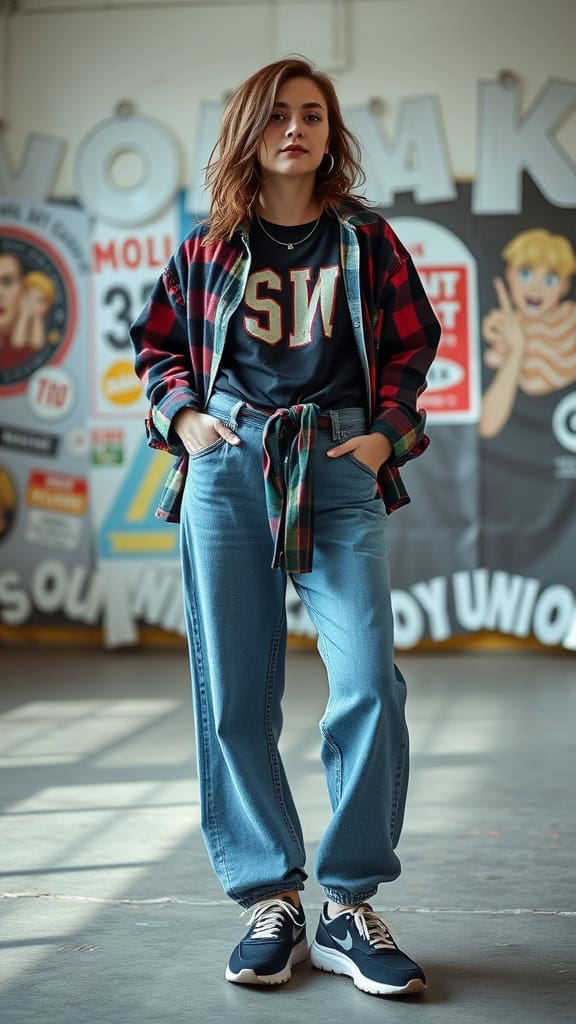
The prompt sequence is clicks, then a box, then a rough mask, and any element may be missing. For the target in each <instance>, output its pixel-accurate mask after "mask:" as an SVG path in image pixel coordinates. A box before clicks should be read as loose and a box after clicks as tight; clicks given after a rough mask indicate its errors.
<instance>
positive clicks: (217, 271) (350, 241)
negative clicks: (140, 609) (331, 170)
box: [130, 201, 440, 572]
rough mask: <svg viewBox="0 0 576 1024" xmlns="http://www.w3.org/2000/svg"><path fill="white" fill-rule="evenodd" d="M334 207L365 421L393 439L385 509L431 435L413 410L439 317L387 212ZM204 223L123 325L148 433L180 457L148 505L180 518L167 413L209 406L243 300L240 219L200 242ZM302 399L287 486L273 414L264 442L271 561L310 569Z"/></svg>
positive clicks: (309, 436) (295, 413) (384, 473)
mask: <svg viewBox="0 0 576 1024" xmlns="http://www.w3.org/2000/svg"><path fill="white" fill-rule="evenodd" d="M334 212H335V213H336V216H337V217H338V221H339V225H340V259H341V264H342V271H343V281H344V287H345V291H346V297H347V301H348V307H349V310H350V317H351V321H352V328H353V332H354V340H355V343H356V345H357V348H358V352H359V355H360V359H361V362H362V367H363V372H364V380H365V386H366V409H367V414H368V422H369V424H370V430H371V431H379V432H380V433H382V434H384V435H385V436H386V437H387V438H388V439H389V440H390V442H391V444H392V447H393V455H392V456H391V457H390V459H389V460H388V461H387V462H385V463H384V464H383V465H382V466H381V468H380V471H379V473H378V481H377V483H378V493H379V494H380V497H381V498H382V500H383V501H384V503H385V505H386V509H387V511H388V512H392V511H394V510H395V509H397V508H400V507H401V506H402V505H405V504H407V503H408V502H409V501H410V498H409V497H408V494H407V492H406V489H405V487H404V484H403V482H402V479H401V476H400V467H401V466H402V465H403V464H404V463H405V462H407V461H408V460H409V459H412V458H415V457H416V456H418V455H421V454H422V453H423V452H424V451H425V450H426V448H427V447H428V444H429V439H428V437H427V435H426V434H425V433H424V426H425V422H426V414H425V412H424V411H423V410H418V409H417V399H418V397H419V395H420V394H421V393H422V392H423V391H424V389H425V387H426V374H427V372H428V369H429V367H430V364H431V362H432V360H433V358H434V355H435V353H436V349H437V347H438V342H439V338H440V325H439V323H438V321H437V319H436V317H435V315H434V312H433V310H432V307H431V305H430V302H429V301H428V299H427V297H426V294H425V292H424V289H423V286H422V282H421V281H420V278H419V276H418V274H417V272H416V269H415V267H414V264H413V262H412V259H411V257H410V254H409V253H408V251H407V250H406V249H405V248H404V246H403V245H402V243H401V242H400V240H399V239H398V238H397V236H396V235H395V233H394V231H393V230H392V228H391V227H390V225H389V224H388V223H387V221H385V220H384V218H383V217H382V216H381V215H380V214H378V213H376V212H375V211H373V210H370V209H368V208H366V207H364V206H362V205H361V204H360V203H356V202H353V201H350V202H347V203H342V204H340V206H339V207H338V209H337V210H336V211H334ZM207 231H208V227H207V225H206V224H205V223H202V224H198V225H196V227H195V228H194V229H193V230H192V232H191V233H190V234H189V235H188V237H187V238H186V239H185V240H184V241H183V242H182V244H181V245H180V246H179V248H178V250H177V251H176V252H175V253H174V255H173V256H172V257H171V259H170V261H169V262H168V264H167V266H166V267H165V269H164V271H163V273H162V275H161V277H160V278H159V280H158V281H157V283H156V285H155V287H154V289H153V290H152V293H151V295H150V298H149V300H148V302H147V304H146V306H145V308H144V309H143V310H142V312H141V314H140V316H139V317H138V319H137V320H136V321H135V322H134V324H132V326H131V328H130V336H131V339H132V343H133V345H134V348H135V353H136V357H135V369H136V373H137V374H138V376H139V377H140V379H141V380H142V383H143V385H144V388H145V391H146V395H147V397H148V399H149V402H150V408H149V413H148V417H147V419H146V430H147V436H148V443H149V445H150V446H151V447H152V448H158V449H161V450H163V451H166V452H170V453H171V454H172V455H175V456H176V457H177V458H176V462H175V464H174V466H173V467H172V469H171V470H170V472H169V474H168V477H167V480H166V484H165V488H164V492H163V494H162V498H161V501H160V505H159V508H158V510H157V512H156V515H157V516H158V517H159V518H161V519H165V520H167V521H168V522H178V521H179V518H180V507H181V501H182V492H183V488H184V484H185V480H186V473H187V468H188V454H187V452H186V450H185V448H184V446H183V444H182V442H181V440H180V438H179V437H178V436H177V435H176V434H175V432H174V431H173V430H172V429H171V423H172V420H173V418H174V416H175V415H176V413H177V412H178V411H179V410H180V409H182V408H184V407H190V408H193V409H198V410H203V409H205V408H206V406H207V404H208V401H209V399H210V397H211V395H212V392H213V390H214V382H215V379H216V376H217V373H218V369H219V366H220V362H221V358H222V352H223V350H224V343H225V340H226V331H227V326H228V322H229V320H230V317H231V316H232V314H233V313H234V311H235V309H236V308H237V307H238V305H239V304H240V302H241V299H242V296H243V294H244V290H245V287H246V282H247V279H248V274H249V272H250V263H251V254H250V244H249V225H248V224H247V223H243V224H241V225H240V226H239V227H238V228H237V229H236V231H235V232H234V233H233V235H232V237H231V238H230V239H228V240H225V241H222V240H220V241H217V242H213V243H211V244H209V245H206V246H202V245H201V241H202V239H203V238H204V237H205V235H206V234H207ZM309 406H310V407H311V408H312V410H313V412H311V411H310V408H309ZM309 406H306V405H305V406H304V407H302V409H300V407H295V406H294V407H292V412H290V411H288V416H287V417H286V416H284V417H280V419H283V420H284V421H286V419H288V421H290V422H291V421H294V423H296V424H297V426H298V430H299V431H301V437H300V439H299V442H298V459H297V460H296V467H295V471H294V473H293V474H291V475H290V477H289V480H288V481H287V483H288V486H287V487H285V484H286V481H282V480H280V479H279V476H278V467H277V466H276V465H275V462H276V460H274V459H272V458H271V457H270V452H271V450H273V449H274V443H275V442H274V431H275V430H276V429H277V427H273V425H272V424H270V425H269V430H268V432H267V434H266V437H267V441H268V443H267V445H265V448H264V473H265V478H266V493H267V502H268V513H269V519H270V526H271V530H272V535H273V537H274V541H275V556H274V563H273V564H274V565H276V566H277V567H279V568H282V569H284V570H285V571H288V572H306V571H310V569H311V565H312V547H313V545H312V539H311V516H312V507H311V506H312V493H311V488H310V486H309V481H308V479H307V477H306V466H307V461H308V451H309V448H310V446H311V445H313V443H314V426H315V424H314V420H315V415H314V413H315V412H316V411H317V410H316V408H315V407H312V406H311V404H309ZM276 422H279V420H277V421H276ZM265 433H266V432H265ZM298 466H300V467H301V468H302V467H303V472H304V474H305V483H306V486H305V487H304V488H301V490H300V499H299V500H298V501H296V500H295V494H296V491H297V487H298V472H297V471H296V470H297V469H298Z"/></svg>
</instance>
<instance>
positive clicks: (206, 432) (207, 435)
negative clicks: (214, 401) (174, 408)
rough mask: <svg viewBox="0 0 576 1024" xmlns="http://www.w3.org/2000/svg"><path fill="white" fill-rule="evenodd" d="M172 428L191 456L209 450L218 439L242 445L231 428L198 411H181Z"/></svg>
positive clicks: (177, 414) (173, 421)
mask: <svg viewBox="0 0 576 1024" xmlns="http://www.w3.org/2000/svg"><path fill="white" fill-rule="evenodd" d="M172 427H173V428H174V430H175V432H176V433H177V434H178V437H179V438H180V440H181V441H182V444H183V445H184V447H185V449H186V451H187V452H189V453H190V455H194V454H195V453H196V452H200V451H202V449H203V448H209V447H210V445H211V444H214V442H215V441H216V440H217V438H218V437H223V438H224V440H225V441H226V442H227V443H228V444H240V438H239V437H238V435H237V434H235V433H234V431H233V430H230V427H227V426H225V425H224V423H222V422H221V420H219V419H217V418H216V416H210V415H209V414H208V413H205V412H199V411H198V410H197V409H180V410H179V412H177V413H176V415H175V417H174V419H173V420H172Z"/></svg>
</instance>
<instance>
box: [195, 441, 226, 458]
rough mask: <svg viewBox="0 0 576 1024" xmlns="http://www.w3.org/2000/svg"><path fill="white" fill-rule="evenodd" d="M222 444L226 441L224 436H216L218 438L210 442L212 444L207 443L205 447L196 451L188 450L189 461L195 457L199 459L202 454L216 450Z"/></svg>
mask: <svg viewBox="0 0 576 1024" xmlns="http://www.w3.org/2000/svg"><path fill="white" fill-rule="evenodd" d="M223 444H226V441H225V440H224V438H223V437H218V438H216V440H215V441H213V442H212V444H209V445H207V447H206V448H200V449H199V450H198V451H197V452H190V453H189V458H190V460H191V461H195V460H196V459H201V458H202V457H203V456H204V455H209V454H210V452H215V451H217V449H218V448H221V447H222V445H223Z"/></svg>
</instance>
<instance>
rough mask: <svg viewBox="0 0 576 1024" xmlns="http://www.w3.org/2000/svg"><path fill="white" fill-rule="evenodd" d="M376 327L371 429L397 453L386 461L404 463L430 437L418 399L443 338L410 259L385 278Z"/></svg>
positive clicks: (421, 449) (422, 450)
mask: <svg viewBox="0 0 576 1024" xmlns="http://www.w3.org/2000/svg"><path fill="white" fill-rule="evenodd" d="M379 305H380V316H379V323H378V325H377V330H379V332H380V345H379V350H378V359H377V376H376V409H375V419H374V423H373V424H372V427H371V432H374V431H377V432H378V433H381V434H384V436H385V437H387V438H388V440H389V441H390V442H391V444H392V447H393V455H391V457H390V459H389V460H388V465H395V466H402V465H403V464H404V463H405V462H407V461H408V460H409V459H413V458H416V456H418V455H421V454H422V453H423V452H424V451H425V450H426V448H427V447H428V445H429V443H430V441H429V438H428V437H427V436H426V434H425V433H424V426H425V423H426V413H425V412H424V410H418V409H417V408H416V403H417V399H418V397H419V395H421V394H422V392H423V391H424V389H425V388H426V374H427V373H428V370H429V368H430V365H431V363H432V360H433V359H434V356H435V354H436V350H437V348H438V342H439V341H440V324H439V323H438V320H437V318H436V316H435V314H434V311H433V309H432V306H431V305H430V302H429V300H428V298H427V296H426V293H425V291H424V287H423V285H422V282H421V280H420V277H419V276H418V273H417V271H416V268H415V266H414V264H413V262H412V259H411V257H410V256H409V255H408V254H406V258H405V259H404V260H403V261H402V262H401V263H400V265H399V266H397V267H396V268H395V270H394V272H393V273H392V274H391V275H390V277H389V278H388V279H387V281H386V283H385V285H384V289H383V293H382V296H381V299H380V304H379Z"/></svg>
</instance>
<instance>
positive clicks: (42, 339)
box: [12, 270, 56, 350]
mask: <svg viewBox="0 0 576 1024" xmlns="http://www.w3.org/2000/svg"><path fill="white" fill-rule="evenodd" d="M23 284H24V295H23V297H22V303H21V307H20V316H19V318H18V322H17V323H16V326H15V328H14V331H13V334H12V345H13V347H14V348H32V349H36V350H38V349H41V348H43V347H44V345H45V344H46V327H45V319H46V317H47V316H48V313H49V312H50V310H51V308H52V306H53V305H54V302H55V301H56V289H55V288H54V285H53V283H52V281H51V279H50V278H49V277H48V275H47V274H42V273H41V272H40V271H38V270H33V271H31V272H30V273H29V274H26V276H25V277H24V281H23Z"/></svg>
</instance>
